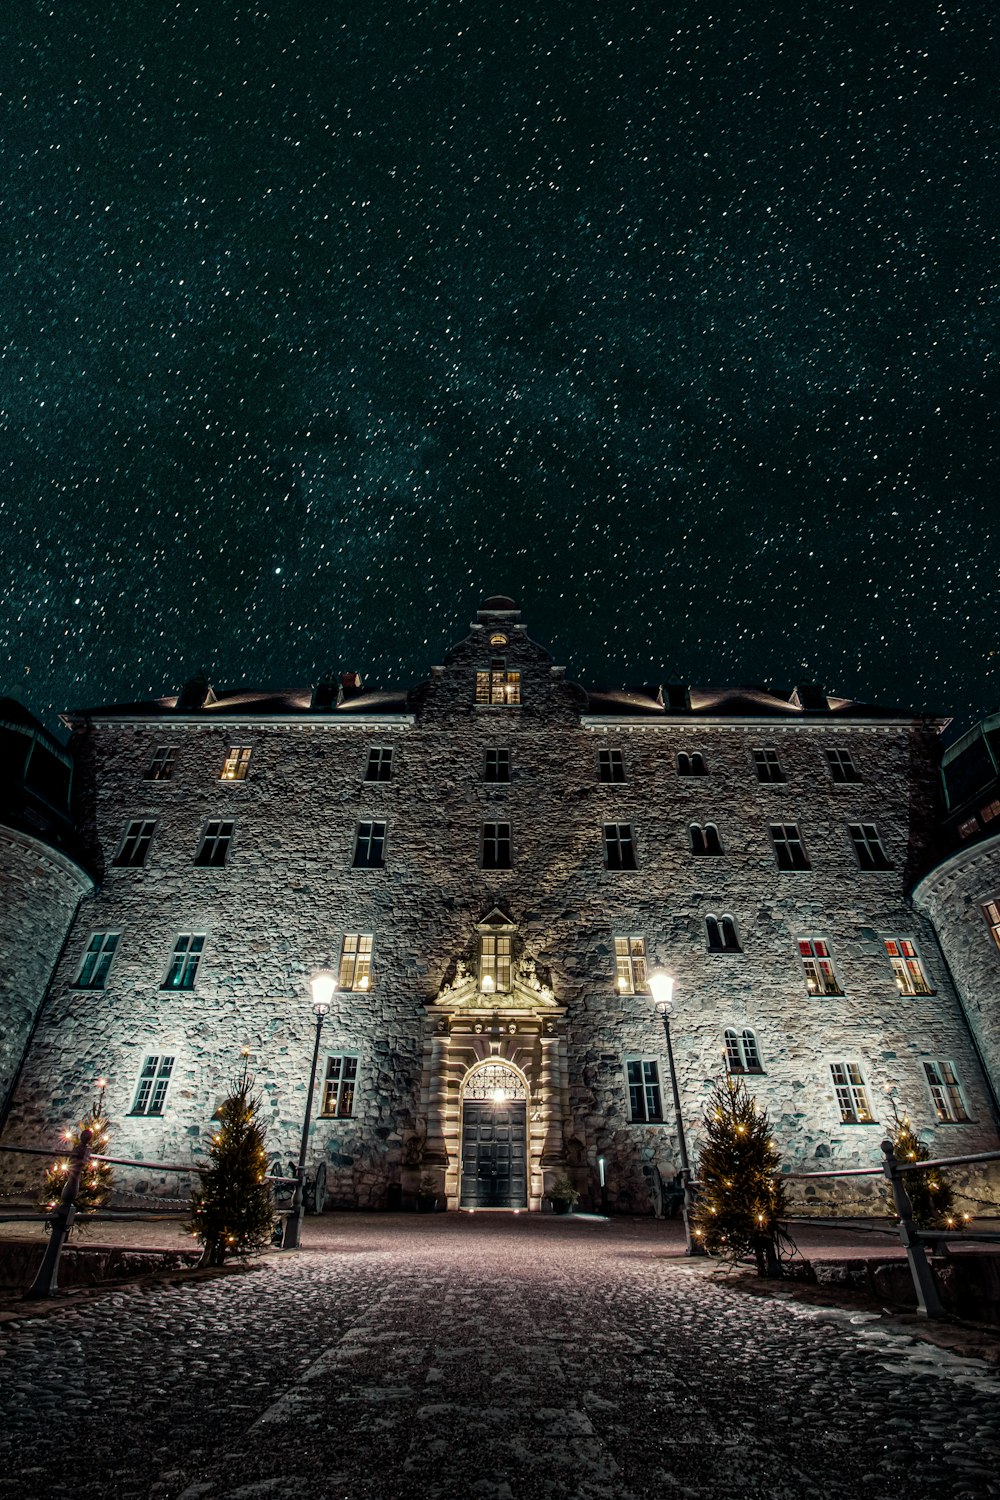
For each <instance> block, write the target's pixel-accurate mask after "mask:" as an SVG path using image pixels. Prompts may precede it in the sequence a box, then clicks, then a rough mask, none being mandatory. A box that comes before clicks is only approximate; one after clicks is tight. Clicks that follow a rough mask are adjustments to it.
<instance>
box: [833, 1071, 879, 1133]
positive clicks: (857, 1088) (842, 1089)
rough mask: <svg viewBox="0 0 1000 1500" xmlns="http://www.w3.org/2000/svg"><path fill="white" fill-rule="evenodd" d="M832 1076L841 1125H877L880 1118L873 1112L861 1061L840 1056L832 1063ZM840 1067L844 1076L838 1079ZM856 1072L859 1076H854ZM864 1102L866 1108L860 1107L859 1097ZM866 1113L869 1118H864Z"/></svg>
mask: <svg viewBox="0 0 1000 1500" xmlns="http://www.w3.org/2000/svg"><path fill="white" fill-rule="evenodd" d="M829 1066H830V1078H831V1082H832V1084H833V1097H834V1103H835V1107H836V1108H837V1109H838V1111H839V1112H840V1123H841V1125H877V1124H878V1120H877V1119H876V1118H875V1116H874V1115H873V1114H872V1110H871V1100H870V1090H869V1087H868V1080H867V1078H866V1076H865V1072H864V1069H863V1068H862V1066H861V1064H860V1063H859V1062H853V1061H849V1060H847V1059H846V1058H838V1059H837V1061H836V1062H831V1063H830V1065H829ZM838 1068H840V1069H841V1071H842V1073H843V1077H842V1078H840V1079H838V1077H837V1069H838ZM852 1072H853V1074H856V1075H857V1077H853V1076H852ZM859 1095H860V1097H861V1099H862V1100H863V1102H864V1109H863V1110H861V1109H859V1108H858V1097H859ZM862 1114H864V1115H865V1116H866V1117H867V1118H865V1119H862V1118H861V1116H862Z"/></svg>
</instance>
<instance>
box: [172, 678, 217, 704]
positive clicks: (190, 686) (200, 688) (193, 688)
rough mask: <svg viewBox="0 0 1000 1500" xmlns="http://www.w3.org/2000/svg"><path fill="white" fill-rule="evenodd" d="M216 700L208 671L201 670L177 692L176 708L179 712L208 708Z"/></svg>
mask: <svg viewBox="0 0 1000 1500" xmlns="http://www.w3.org/2000/svg"><path fill="white" fill-rule="evenodd" d="M215 701H216V698H215V694H214V693H213V692H212V684H211V683H210V682H209V680H208V674H207V673H206V672H199V673H198V674H197V676H195V677H192V678H190V679H189V681H187V682H186V683H185V684H184V686H183V687H182V688H181V690H180V692H179V693H178V694H177V702H176V703H175V704H174V708H175V710H176V711H177V712H178V713H183V712H184V711H185V710H190V709H192V708H208V706H209V705H210V704H212V703H214V702H215Z"/></svg>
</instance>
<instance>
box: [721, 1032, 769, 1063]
mask: <svg viewBox="0 0 1000 1500" xmlns="http://www.w3.org/2000/svg"><path fill="white" fill-rule="evenodd" d="M726 1069H727V1071H728V1072H730V1073H763V1071H764V1069H763V1068H762V1067H761V1063H760V1051H759V1049H758V1047H757V1038H756V1037H755V1036H754V1034H753V1032H752V1031H751V1030H750V1029H749V1027H748V1028H746V1029H745V1030H743V1031H727V1032H726Z"/></svg>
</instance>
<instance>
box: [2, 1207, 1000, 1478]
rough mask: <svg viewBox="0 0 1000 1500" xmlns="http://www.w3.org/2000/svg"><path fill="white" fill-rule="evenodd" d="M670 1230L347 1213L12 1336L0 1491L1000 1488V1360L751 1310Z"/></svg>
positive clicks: (786, 1310)
mask: <svg viewBox="0 0 1000 1500" xmlns="http://www.w3.org/2000/svg"><path fill="white" fill-rule="evenodd" d="M661 1229H662V1226H660V1225H657V1224H656V1223H655V1222H653V1221H648V1222H647V1221H627V1220H624V1221H623V1220H619V1221H612V1222H611V1223H600V1222H595V1221H587V1220H569V1221H566V1220H556V1219H552V1218H539V1217H533V1218H530V1219H529V1218H527V1217H519V1218H510V1217H500V1216H477V1217H475V1218H469V1217H465V1216H462V1217H458V1216H455V1215H449V1216H447V1217H444V1216H441V1217H427V1218H422V1217H418V1218H401V1217H399V1218H396V1217H376V1216H372V1217H361V1216H343V1217H340V1216H338V1217H336V1218H334V1219H328V1220H327V1221H325V1223H324V1225H323V1227H322V1231H321V1232H320V1231H318V1230H317V1229H313V1230H312V1240H311V1242H310V1239H309V1238H307V1241H306V1248H305V1249H304V1250H303V1251H302V1252H300V1253H298V1254H289V1255H287V1256H284V1257H279V1256H271V1257H268V1258H267V1259H266V1260H265V1261H264V1262H263V1264H262V1265H261V1266H260V1268H259V1269H255V1270H251V1271H248V1272H246V1273H245V1274H235V1275H228V1276H224V1277H221V1278H219V1279H215V1280H209V1281H202V1282H191V1283H188V1284H186V1285H159V1286H153V1287H146V1288H139V1287H136V1288H130V1289H128V1290H122V1291H117V1292H114V1293H111V1294H109V1295H107V1296H104V1297H101V1298H99V1299H97V1300H95V1301H93V1302H92V1303H89V1304H87V1305H85V1306H82V1307H80V1308H76V1309H73V1310H65V1311H61V1312H60V1313H58V1314H56V1315H53V1316H49V1317H45V1318H40V1319H37V1320H25V1321H23V1322H20V1323H17V1324H14V1325H7V1326H6V1327H5V1328H4V1329H3V1330H2V1331H0V1456H2V1464H0V1494H10V1495H18V1496H26V1497H33V1496H39V1497H41V1496H57V1495H58V1496H63V1497H78V1496H79V1497H88V1500H89V1497H98V1496H100V1497H115V1500H117V1497H124V1496H156V1497H162V1500H257V1497H261V1500H262V1497H272V1496H273V1497H279V1500H280V1497H300V1496H301V1497H306V1496H308V1497H311V1500H327V1497H328V1500H362V1497H385V1500H396V1497H399V1500H404V1497H405V1500H410V1497H414V1500H415V1497H427V1500H468V1497H483V1500H502V1497H510V1500H532V1497H535V1496H538V1497H546V1500H570V1497H572V1500H603V1497H612V1496H613V1497H616V1500H629V1497H634V1500H647V1497H648V1500H652V1497H654V1496H656V1497H660V1496H666V1497H669V1496H675V1495H677V1496H689V1497H701V1496H704V1497H721V1500H729V1497H732V1500H754V1497H758V1496H760V1497H764V1496H767V1497H769V1500H783V1497H789V1500H790V1497H801V1496H806V1495H808V1496H818V1497H826V1496H831V1497H832V1496H837V1497H840V1496H859V1497H860V1496H864V1497H865V1500H889V1497H903V1496H906V1497H907V1500H910V1497H914V1500H920V1497H924V1496H927V1497H929V1496H932V1495H933V1496H934V1497H935V1500H959V1497H970V1500H971V1497H976V1500H983V1497H987V1496H993V1495H1000V1482H998V1480H997V1478H996V1474H997V1459H998V1457H1000V1413H998V1396H1000V1380H998V1378H997V1376H996V1375H995V1374H994V1373H993V1372H992V1371H990V1370H988V1369H987V1367H986V1366H984V1365H983V1364H981V1363H980V1362H979V1361H975V1360H962V1359H959V1358H957V1357H955V1356H953V1355H950V1354H946V1353H942V1352H941V1351H939V1350H936V1349H934V1348H932V1347H930V1346H929V1345H926V1344H923V1343H919V1342H917V1341H915V1340H912V1339H909V1338H907V1337H905V1336H903V1335H901V1334H899V1333H898V1332H896V1333H892V1332H887V1331H886V1330H884V1329H883V1328H881V1327H879V1326H878V1323H877V1320H873V1319H872V1318H871V1317H869V1316H866V1315H860V1314H853V1315H852V1314H849V1313H843V1312H838V1311H832V1310H824V1309H817V1308H813V1307H806V1306H803V1305H802V1304H799V1303H795V1302H786V1301H781V1300H778V1301H773V1300H770V1299H760V1298H756V1297H750V1296H747V1295H746V1294H745V1293H744V1292H740V1291H738V1290H737V1289H735V1288H732V1287H727V1286H726V1284H725V1283H724V1282H720V1281H719V1279H718V1278H717V1277H715V1276H713V1275H712V1273H711V1272H710V1271H709V1270H708V1269H707V1268H706V1267H705V1266H704V1265H702V1264H699V1263H697V1262H695V1263H691V1262H687V1261H685V1260H684V1259H683V1258H681V1257H678V1256H677V1254H676V1252H675V1250H674V1247H673V1246H672V1245H671V1247H670V1252H669V1253H668V1254H664V1241H663V1237H662V1233H661V1232H660V1231H661ZM320 1233H321V1238H319V1237H318V1236H319V1235H320Z"/></svg>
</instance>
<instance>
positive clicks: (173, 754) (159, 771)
mask: <svg viewBox="0 0 1000 1500" xmlns="http://www.w3.org/2000/svg"><path fill="white" fill-rule="evenodd" d="M179 753H180V746H179V745H157V747H156V749H155V750H154V751H153V754H152V757H151V759H150V762H149V765H148V766H147V768H146V774H145V776H144V777H143V778H142V779H143V781H173V779H174V770H175V769H176V764H177V756H178V754H179Z"/></svg>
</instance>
